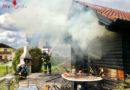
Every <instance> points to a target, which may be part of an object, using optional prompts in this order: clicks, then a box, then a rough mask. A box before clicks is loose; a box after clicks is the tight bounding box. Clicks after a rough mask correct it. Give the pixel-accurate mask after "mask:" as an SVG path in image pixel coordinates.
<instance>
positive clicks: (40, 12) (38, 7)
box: [10, 0, 105, 50]
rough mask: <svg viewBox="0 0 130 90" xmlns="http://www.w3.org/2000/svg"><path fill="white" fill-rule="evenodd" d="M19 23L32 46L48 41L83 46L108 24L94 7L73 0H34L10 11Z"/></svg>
mask: <svg viewBox="0 0 130 90" xmlns="http://www.w3.org/2000/svg"><path fill="white" fill-rule="evenodd" d="M10 17H11V18H12V19H13V20H14V22H15V26H16V27H19V28H21V29H23V30H24V31H25V33H26V37H27V39H28V42H29V46H37V45H38V46H39V47H42V46H43V45H44V44H45V42H46V41H48V42H49V43H50V44H51V46H52V48H55V47H58V46H59V45H61V44H71V45H74V46H76V45H77V46H79V47H80V48H81V49H82V50H84V49H86V48H87V45H88V44H89V42H90V41H91V40H93V39H94V38H97V37H100V36H102V35H103V33H104V29H105V28H104V27H103V26H100V25H99V24H98V19H97V17H96V15H95V13H94V12H93V11H92V10H91V9H85V8H83V7H81V6H78V5H76V3H74V2H72V0H34V1H31V2H28V3H27V8H24V9H18V10H17V11H15V12H13V13H11V14H10Z"/></svg>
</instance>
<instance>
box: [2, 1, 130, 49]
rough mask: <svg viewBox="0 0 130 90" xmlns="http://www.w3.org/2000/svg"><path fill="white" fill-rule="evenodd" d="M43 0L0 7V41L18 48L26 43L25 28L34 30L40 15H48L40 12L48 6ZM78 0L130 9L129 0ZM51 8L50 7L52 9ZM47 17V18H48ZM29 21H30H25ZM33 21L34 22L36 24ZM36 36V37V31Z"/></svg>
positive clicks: (6, 2)
mask: <svg viewBox="0 0 130 90" xmlns="http://www.w3.org/2000/svg"><path fill="white" fill-rule="evenodd" d="M19 1H20V2H19ZM44 1H47V0H36V1H35V0H17V2H18V4H19V5H26V6H27V8H20V9H11V8H9V9H5V8H4V9H1V8H0V43H5V44H8V45H10V46H12V47H14V48H19V47H23V46H24V45H28V39H27V37H28V35H29V32H26V31H27V29H35V30H36V29H37V26H36V24H38V25H39V24H41V23H40V22H41V21H40V20H41V17H43V16H45V15H48V13H49V12H47V11H44V12H42V11H43V10H44V8H47V7H48V6H46V7H44V6H43V5H42V3H44ZM48 1H49V0H48ZM57 1H58V0H57ZM79 1H84V2H89V3H94V4H98V5H102V6H106V7H112V8H116V9H120V10H125V11H130V5H129V4H130V0H79ZM48 3H49V2H48ZM3 4H9V5H12V0H0V7H2V5H3ZM44 5H46V4H44ZM51 5H52V7H53V8H55V6H53V3H52V4H51ZM53 8H51V9H52V10H53ZM37 11H39V12H37ZM45 12H46V13H47V14H46V13H45ZM41 14H43V15H41ZM52 14H53V13H52ZM24 15H26V16H24ZM15 16H16V17H15ZM54 16H55V15H54ZM45 17H47V16H45ZM34 18H35V19H34ZM56 18H57V17H56ZM61 18H62V17H61ZM47 19H48V20H49V18H47ZM35 20H36V21H35ZM30 21H31V23H26V22H30ZM33 22H35V23H36V24H35V23H33ZM57 23H59V22H57ZM53 24H55V23H53ZM52 26H53V25H52ZM25 28H26V30H25ZM45 28H47V27H45ZM40 29H42V28H40ZM32 32H36V31H32ZM34 34H35V33H34ZM34 34H33V37H35V35H34ZM36 37H38V33H37V35H36ZM29 38H30V37H29ZM32 40H33V39H32ZM35 40H36V39H35ZM36 43H38V41H36ZM36 43H35V45H36Z"/></svg>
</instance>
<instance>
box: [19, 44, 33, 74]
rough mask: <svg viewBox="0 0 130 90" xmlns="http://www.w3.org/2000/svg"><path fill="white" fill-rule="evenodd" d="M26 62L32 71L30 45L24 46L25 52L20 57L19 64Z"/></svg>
mask: <svg viewBox="0 0 130 90" xmlns="http://www.w3.org/2000/svg"><path fill="white" fill-rule="evenodd" d="M23 64H26V65H27V67H28V70H29V72H30V73H31V55H30V54H29V47H28V46H24V52H23V54H22V55H21V57H20V63H19V65H23Z"/></svg>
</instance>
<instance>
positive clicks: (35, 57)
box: [12, 47, 42, 72]
mask: <svg viewBox="0 0 130 90" xmlns="http://www.w3.org/2000/svg"><path fill="white" fill-rule="evenodd" d="M22 53H23V48H20V49H18V50H17V51H16V53H15V56H14V58H13V62H12V67H13V69H14V71H16V70H17V65H18V64H19V62H20V56H21V55H22ZM29 53H30V55H31V57H32V59H31V62H32V66H31V68H32V72H39V71H41V68H42V60H41V55H42V51H41V50H40V49H39V48H38V47H33V48H30V50H29Z"/></svg>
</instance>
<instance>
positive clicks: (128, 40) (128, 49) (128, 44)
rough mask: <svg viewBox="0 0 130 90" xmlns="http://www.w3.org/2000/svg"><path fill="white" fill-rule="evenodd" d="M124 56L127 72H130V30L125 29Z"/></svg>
mask: <svg viewBox="0 0 130 90" xmlns="http://www.w3.org/2000/svg"><path fill="white" fill-rule="evenodd" d="M122 34H123V52H124V53H123V58H124V71H125V74H130V31H123V32H122Z"/></svg>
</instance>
